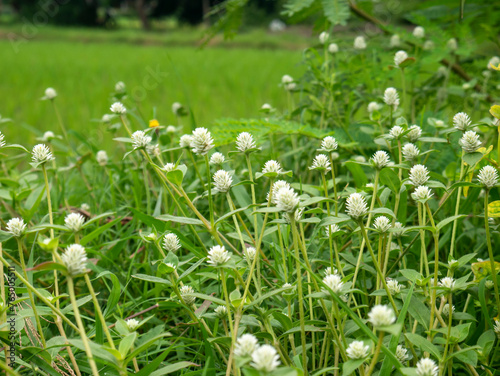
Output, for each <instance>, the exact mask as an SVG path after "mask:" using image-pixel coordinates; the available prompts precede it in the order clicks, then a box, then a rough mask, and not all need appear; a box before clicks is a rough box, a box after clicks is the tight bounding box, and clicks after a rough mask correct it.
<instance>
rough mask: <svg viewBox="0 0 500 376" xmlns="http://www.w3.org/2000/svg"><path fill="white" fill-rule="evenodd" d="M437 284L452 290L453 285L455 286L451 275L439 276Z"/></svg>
mask: <svg viewBox="0 0 500 376" xmlns="http://www.w3.org/2000/svg"><path fill="white" fill-rule="evenodd" d="M438 286H440V287H444V288H446V289H450V290H453V287H455V280H454V279H453V278H452V277H444V278H441V280H440V281H439V282H438Z"/></svg>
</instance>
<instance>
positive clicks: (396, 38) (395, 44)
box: [389, 34, 401, 47]
mask: <svg viewBox="0 0 500 376" xmlns="http://www.w3.org/2000/svg"><path fill="white" fill-rule="evenodd" d="M389 45H390V46H391V47H399V46H400V45H401V38H400V37H399V35H397V34H394V35H393V36H391V41H390V42H389Z"/></svg>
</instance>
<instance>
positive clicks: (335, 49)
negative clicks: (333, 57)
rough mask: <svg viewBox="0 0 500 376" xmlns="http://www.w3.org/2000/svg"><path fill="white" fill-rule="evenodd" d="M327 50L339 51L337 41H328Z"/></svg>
mask: <svg viewBox="0 0 500 376" xmlns="http://www.w3.org/2000/svg"><path fill="white" fill-rule="evenodd" d="M328 52H330V53H331V54H336V53H337V52H339V46H338V45H337V43H330V44H329V45H328Z"/></svg>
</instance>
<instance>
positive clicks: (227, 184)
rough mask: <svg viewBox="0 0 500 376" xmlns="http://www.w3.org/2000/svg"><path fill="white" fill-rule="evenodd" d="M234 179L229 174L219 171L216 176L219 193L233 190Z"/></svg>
mask: <svg viewBox="0 0 500 376" xmlns="http://www.w3.org/2000/svg"><path fill="white" fill-rule="evenodd" d="M232 183H233V178H232V177H231V175H230V174H229V172H227V171H225V170H219V171H217V172H216V173H215V174H214V186H215V188H216V189H217V190H218V191H219V192H227V191H229V189H230V188H231V184H232Z"/></svg>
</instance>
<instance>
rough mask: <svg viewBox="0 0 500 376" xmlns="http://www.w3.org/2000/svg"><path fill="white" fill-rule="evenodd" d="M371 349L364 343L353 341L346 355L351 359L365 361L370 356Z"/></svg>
mask: <svg viewBox="0 0 500 376" xmlns="http://www.w3.org/2000/svg"><path fill="white" fill-rule="evenodd" d="M369 348H370V347H369V346H365V343H364V342H363V341H353V342H351V343H350V344H349V346H348V347H347V350H346V353H347V356H348V357H349V359H363V358H366V357H367V356H368V349H369Z"/></svg>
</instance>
